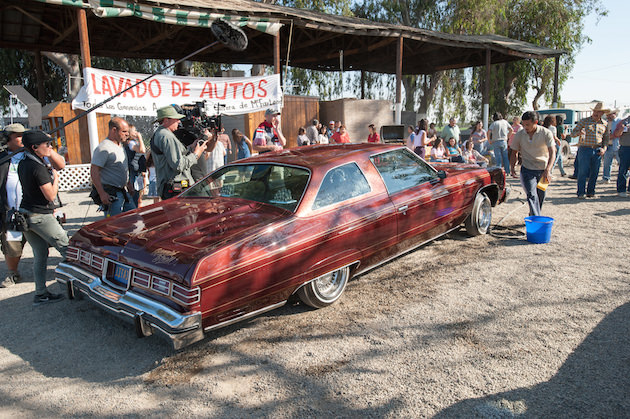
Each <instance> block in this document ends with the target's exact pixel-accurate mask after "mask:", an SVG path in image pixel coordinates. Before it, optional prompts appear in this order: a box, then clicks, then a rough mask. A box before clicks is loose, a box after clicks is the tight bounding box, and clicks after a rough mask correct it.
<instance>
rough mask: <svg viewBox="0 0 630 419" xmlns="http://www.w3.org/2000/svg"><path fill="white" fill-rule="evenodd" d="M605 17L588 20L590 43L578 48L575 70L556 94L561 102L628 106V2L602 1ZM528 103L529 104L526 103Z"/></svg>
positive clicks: (629, 88)
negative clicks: (605, 9) (599, 102)
mask: <svg viewBox="0 0 630 419" xmlns="http://www.w3.org/2000/svg"><path fill="white" fill-rule="evenodd" d="M603 3H604V6H605V7H606V8H607V9H608V16H604V17H602V18H601V19H599V21H598V20H597V19H596V18H595V17H593V16H589V17H588V18H587V19H586V22H585V26H584V33H585V34H586V35H587V36H588V37H589V38H591V40H592V42H591V43H590V44H586V45H584V46H583V47H582V50H581V51H580V52H579V54H578V55H577V56H576V61H575V66H574V67H573V71H572V72H571V75H570V78H569V80H567V81H566V82H565V84H564V86H563V87H562V89H561V90H560V97H561V98H562V99H563V100H565V101H572V102H573V101H580V102H588V101H591V100H595V99H597V100H601V101H603V102H604V103H605V104H606V105H609V106H617V107H624V106H630V53H629V52H630V42H629V41H630V37H628V36H627V35H628V34H629V33H630V23H629V22H630V20H629V18H630V0H604V1H603ZM530 103H531V100H530Z"/></svg>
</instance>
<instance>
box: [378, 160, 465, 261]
mask: <svg viewBox="0 0 630 419" xmlns="http://www.w3.org/2000/svg"><path fill="white" fill-rule="evenodd" d="M371 160H372V163H373V164H374V166H375V167H376V169H377V170H378V172H379V173H380V175H381V177H382V179H383V182H384V183H385V186H386V187H387V190H388V193H389V196H390V198H391V200H392V202H393V204H394V207H395V208H396V211H397V222H398V240H399V243H398V247H399V249H398V250H399V251H404V250H406V249H409V248H412V247H415V246H417V245H420V244H422V243H424V242H426V241H428V240H430V239H432V238H435V237H436V236H439V235H440V234H442V233H443V232H444V231H447V230H448V229H450V228H451V221H452V219H453V206H452V205H451V202H450V200H451V199H452V196H451V189H453V188H452V187H449V186H448V184H447V183H445V182H443V181H442V179H441V178H440V176H438V172H437V171H436V170H435V169H434V168H433V167H431V166H430V165H428V164H427V163H426V162H425V161H424V160H422V159H420V158H418V157H417V156H416V155H415V154H413V153H412V152H411V151H410V150H408V149H407V148H400V149H396V150H393V151H388V152H385V153H381V154H378V155H375V156H372V157H371Z"/></svg>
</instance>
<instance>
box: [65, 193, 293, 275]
mask: <svg viewBox="0 0 630 419" xmlns="http://www.w3.org/2000/svg"><path fill="white" fill-rule="evenodd" d="M290 215H291V213H290V212H288V211H286V210H283V209H281V208H277V207H274V206H272V205H267V204H262V203H258V202H252V201H247V200H243V199H238V198H222V197H221V198H213V199H208V198H177V199H170V200H167V201H164V202H161V203H158V204H154V205H151V206H148V207H142V208H139V209H137V210H134V211H131V212H128V213H125V214H121V215H119V216H116V217H112V218H107V219H104V220H101V221H98V222H96V223H93V224H90V225H88V226H85V227H83V228H82V229H81V230H79V232H78V233H77V234H76V235H75V236H74V237H73V241H75V242H83V243H84V244H85V245H84V246H82V247H88V246H89V247H91V248H92V250H93V251H96V252H97V253H102V254H104V255H105V256H107V257H109V258H111V259H114V260H118V261H119V262H122V263H130V264H132V265H134V266H137V267H140V268H144V269H147V270H149V271H152V272H154V273H157V274H162V275H167V276H168V277H169V278H171V279H175V280H178V282H183V281H184V278H185V277H186V273H187V272H188V270H189V269H190V268H191V267H193V266H194V265H195V264H196V262H197V261H199V259H201V258H202V257H204V256H207V255H208V254H209V253H210V252H212V251H213V250H214V249H216V248H217V247H220V246H222V245H225V244H227V243H230V242H235V241H238V240H240V239H242V238H245V237H248V236H249V237H251V236H252V235H253V234H255V233H256V232H257V231H258V230H261V229H263V228H264V227H266V226H268V225H269V224H270V223H272V222H276V221H278V220H281V219H283V218H287V217H289V216H290ZM86 245H87V246H86Z"/></svg>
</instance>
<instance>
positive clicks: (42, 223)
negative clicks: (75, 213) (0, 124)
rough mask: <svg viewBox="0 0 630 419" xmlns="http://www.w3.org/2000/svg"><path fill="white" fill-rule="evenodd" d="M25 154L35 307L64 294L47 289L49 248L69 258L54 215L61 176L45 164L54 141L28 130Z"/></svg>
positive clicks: (23, 207) (24, 208)
mask: <svg viewBox="0 0 630 419" xmlns="http://www.w3.org/2000/svg"><path fill="white" fill-rule="evenodd" d="M22 141H23V142H24V147H25V148H26V152H25V153H24V159H22V161H21V162H20V164H19V166H18V175H19V177H20V183H21V185H22V203H21V204H20V213H23V214H25V215H26V217H27V221H28V230H27V231H24V236H26V240H27V241H28V243H29V244H30V245H31V248H32V249H33V277H34V279H35V297H34V299H33V304H34V305H40V304H45V303H52V302H56V301H59V300H61V299H62V298H63V295H59V294H53V293H51V292H49V291H48V289H47V288H46V267H47V266H48V248H49V247H50V246H53V247H55V248H56V249H57V250H58V251H59V253H61V256H62V257H65V256H66V248H67V247H68V235H67V234H66V232H65V231H64V229H63V228H62V227H61V224H59V221H57V218H55V216H54V210H55V208H56V207H57V206H58V205H57V204H55V202H58V200H57V192H58V190H59V174H58V173H57V171H56V170H55V169H54V168H52V167H51V166H49V165H48V164H47V163H46V160H45V159H51V158H53V148H52V139H51V138H50V137H49V136H48V135H47V134H45V133H44V132H42V131H27V132H26V133H25V134H24V137H23V139H22Z"/></svg>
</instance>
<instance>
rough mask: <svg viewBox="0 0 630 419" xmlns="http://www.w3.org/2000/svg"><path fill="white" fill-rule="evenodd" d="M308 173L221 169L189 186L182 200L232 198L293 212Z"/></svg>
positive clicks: (257, 167) (272, 167)
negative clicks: (191, 198) (184, 198)
mask: <svg viewBox="0 0 630 419" xmlns="http://www.w3.org/2000/svg"><path fill="white" fill-rule="evenodd" d="M309 176H310V174H309V171H308V170H306V169H303V168H300V167H292V166H282V165H278V164H269V163H267V164H247V165H233V166H225V167H223V168H221V169H219V170H218V171H217V172H215V173H214V174H213V175H212V176H209V177H207V178H206V179H204V180H202V181H200V182H199V183H197V184H195V185H193V186H192V187H191V188H190V189H188V190H187V191H186V192H184V193H183V194H182V195H181V196H182V197H187V198H190V197H203V198H216V197H234V198H242V199H247V200H250V201H256V202H262V203H265V204H271V205H275V206H277V207H280V208H283V209H286V210H289V211H292V212H294V211H295V209H296V208H297V206H298V203H299V202H300V199H302V195H304V190H305V189H306V185H307V184H308V179H309Z"/></svg>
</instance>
